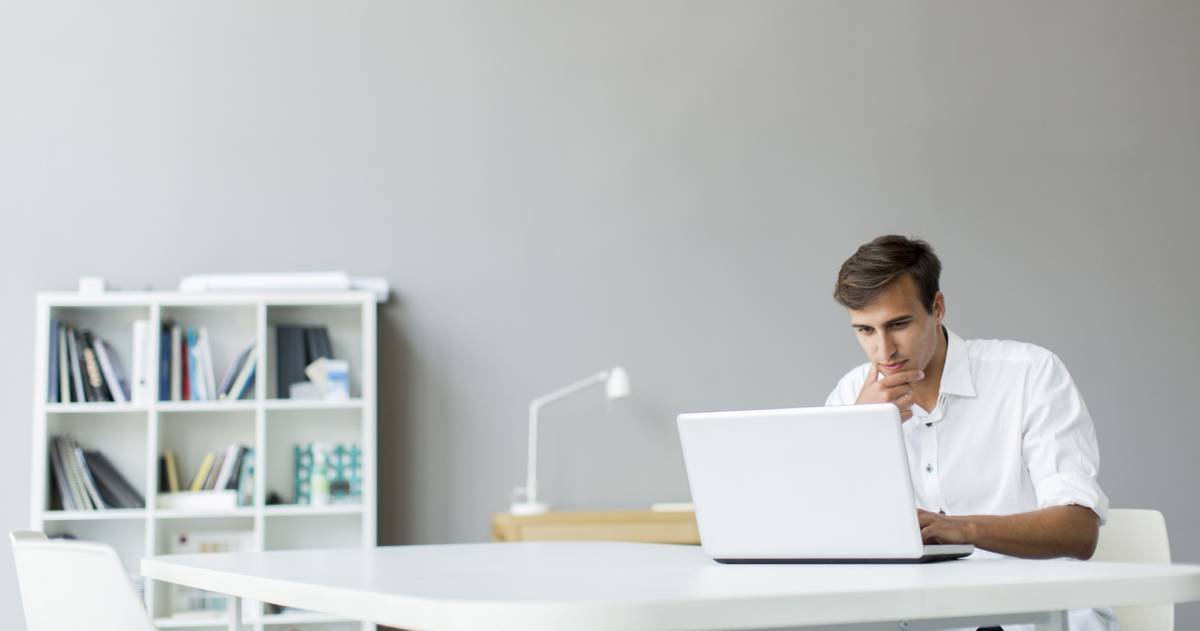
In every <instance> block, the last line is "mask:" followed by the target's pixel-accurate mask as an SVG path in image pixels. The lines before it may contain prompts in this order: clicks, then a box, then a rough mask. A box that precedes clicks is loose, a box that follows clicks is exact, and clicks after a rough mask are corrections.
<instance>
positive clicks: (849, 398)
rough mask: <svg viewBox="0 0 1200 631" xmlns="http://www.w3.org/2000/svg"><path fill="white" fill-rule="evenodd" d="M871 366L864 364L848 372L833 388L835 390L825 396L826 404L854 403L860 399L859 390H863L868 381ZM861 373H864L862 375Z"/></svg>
mask: <svg viewBox="0 0 1200 631" xmlns="http://www.w3.org/2000/svg"><path fill="white" fill-rule="evenodd" d="M869 367H870V364H864V365H862V366H859V367H858V368H855V369H853V370H851V371H850V372H848V373H846V376H844V377H842V379H841V381H838V384H837V386H835V387H834V388H833V392H830V393H829V396H828V397H826V398H825V405H827V406H828V405H854V402H855V401H858V391H859V390H862V385H863V383H865V382H866V379H867V378H866V373H867V369H868V368H869ZM859 373H862V376H861V377H860V376H859Z"/></svg>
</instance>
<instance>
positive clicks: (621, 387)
mask: <svg viewBox="0 0 1200 631" xmlns="http://www.w3.org/2000/svg"><path fill="white" fill-rule="evenodd" d="M600 384H604V396H605V397H607V398H608V400H609V401H612V400H615V399H622V398H625V397H627V396H629V393H630V385H629V373H628V372H626V371H625V369H624V368H622V367H620V366H614V367H612V368H609V369H608V370H605V371H601V372H598V373H596V374H594V375H592V376H591V377H588V378H586V379H582V380H580V381H577V382H575V383H573V384H571V385H569V386H566V387H563V388H560V389H558V390H555V391H554V392H551V393H550V394H547V395H544V396H540V397H538V398H536V399H534V400H533V401H531V402H530V403H529V467H528V471H527V473H526V479H525V486H524V487H517V488H516V489H515V490H514V492H513V503H512V506H511V507H510V508H509V510H510V511H511V512H512V514H514V515H538V514H541V513H545V512H546V511H548V510H550V506H549V505H548V504H546V503H544V502H539V501H538V496H537V491H538V488H537V436H538V413H539V412H540V411H541V409H542V407H544V406H545V405H547V404H549V403H553V402H555V401H558V400H560V399H563V398H566V397H568V396H570V395H572V394H575V393H577V392H581V391H583V390H586V389H588V388H590V387H592V386H596V385H600Z"/></svg>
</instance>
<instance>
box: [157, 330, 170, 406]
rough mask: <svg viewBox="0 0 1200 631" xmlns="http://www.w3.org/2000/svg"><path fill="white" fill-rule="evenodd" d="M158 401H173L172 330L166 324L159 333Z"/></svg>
mask: <svg viewBox="0 0 1200 631" xmlns="http://www.w3.org/2000/svg"><path fill="white" fill-rule="evenodd" d="M158 400H159V401H170V400H171V328H170V327H169V326H167V325H166V324H163V326H162V329H161V330H159V332H158Z"/></svg>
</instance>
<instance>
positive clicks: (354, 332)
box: [31, 291, 378, 631]
mask: <svg viewBox="0 0 1200 631" xmlns="http://www.w3.org/2000/svg"><path fill="white" fill-rule="evenodd" d="M376 320H377V316H376V303H375V297H374V295H373V294H371V293H369V292H358V291H355V292H319V293H318V292H294V293H293V292H288V293H279V292H261V293H252V292H247V293H236V294H227V293H197V294H183V293H177V292H111V293H100V294H87V295H85V294H77V293H68V292H49V293H41V294H38V297H37V312H36V319H35V323H36V329H37V330H36V333H35V334H36V350H35V357H34V371H35V375H34V406H33V408H34V429H33V453H34V457H33V458H32V460H33V467H32V468H33V476H32V480H33V481H32V489H31V498H32V503H31V526H32V528H33V529H35V530H43V531H45V532H46V533H47V534H49V535H50V536H67V535H69V536H74V537H76V538H78V539H82V540H92V541H101V542H104V543H108V544H109V545H112V546H113V548H114V549H115V550H116V551H117V555H118V557H119V558H120V559H121V561H122V563H123V564H124V565H125V568H126V570H127V571H128V572H129V574H131V575H136V574H137V573H138V569H139V564H140V560H141V559H142V558H143V557H146V556H152V555H158V554H170V553H173V552H190V551H198V550H200V549H204V548H196V547H195V546H197V545H200V544H201V543H202V542H210V541H225V542H231V543H230V545H234V546H236V547H233V548H229V549H236V550H276V549H302V548H313V547H321V548H338V547H345V548H369V547H374V546H375V544H376V519H377V508H376V501H377V487H378V484H377V478H376V475H377V474H376V471H377V463H376V452H375V450H376V438H375V431H376V424H377V423H376V399H375V397H376V357H377V352H376ZM52 322H57V323H58V324H61V325H62V326H63V327H64V328H65V327H68V326H69V327H70V328H71V330H73V331H75V332H76V334H77V335H78V336H80V337H79V339H83V343H82V345H80V343H79V342H78V341H76V342H75V344H76V346H77V347H78V348H79V349H80V353H81V355H82V351H83V350H84V348H85V347H86V348H87V349H88V350H89V351H91V352H92V353H94V354H96V355H97V359H99V358H98V355H99V354H100V350H99V348H100V346H104V347H105V349H107V352H106V354H107V355H109V356H110V357H111V356H115V357H116V359H117V360H118V361H119V363H120V365H121V366H122V367H123V368H122V371H125V370H129V372H127V373H125V374H126V375H128V376H129V379H128V394H127V395H126V396H127V398H128V399H129V401H128V402H121V403H116V402H97V401H87V402H80V401H78V400H77V399H79V398H87V399H92V398H93V397H92V394H93V392H92V391H91V390H88V384H86V383H83V384H82V385H83V387H84V388H85V390H86V392H85V394H86V395H87V396H86V397H78V396H77V391H76V390H75V389H74V388H75V387H77V386H80V384H81V382H80V380H78V379H77V378H76V377H75V375H74V373H71V374H70V377H71V379H70V381H69V382H70V383H71V388H72V389H71V390H70V392H69V394H67V395H66V396H65V397H64V396H63V394H62V393H61V392H59V393H58V394H57V395H55V394H54V392H55V391H52V390H51V384H52V383H54V382H57V381H61V380H62V375H63V374H64V373H63V372H61V371H58V374H57V375H56V377H57V378H55V379H52V378H51V375H50V370H51V367H52V366H54V365H56V364H59V366H58V367H59V368H61V367H62V366H61V364H63V361H61V360H58V361H51V359H50V350H51V348H52V344H51V335H50V334H51V331H55V332H56V335H55V339H56V340H62V339H63V338H62V337H60V336H58V335H57V330H58V327H54V326H52ZM164 325H166V326H167V329H168V332H169V330H170V328H171V325H178V326H179V327H180V328H182V329H186V328H193V329H194V330H195V333H196V336H197V339H198V340H200V341H199V343H198V345H195V346H193V345H192V344H191V343H190V342H189V343H188V344H187V346H186V347H185V349H184V350H186V349H188V348H191V349H201V350H198V351H196V352H197V353H201V351H203V357H204V358H205V360H206V363H205V364H199V363H198V364H197V365H201V366H202V367H204V368H207V369H208V370H211V371H212V373H213V374H212V376H211V377H209V376H208V374H207V372H206V371H202V370H201V369H199V368H197V369H195V370H192V369H188V370H187V372H188V374H189V375H191V376H192V377H194V378H195V379H201V377H204V379H202V380H201V383H202V384H213V385H214V386H216V385H217V384H218V383H219V382H222V381H224V379H223V377H224V376H225V375H226V374H227V373H233V374H234V375H235V377H239V378H240V377H241V375H240V374H239V373H241V372H243V369H242V368H241V367H242V366H243V365H244V366H246V369H245V371H244V372H246V373H247V374H248V375H249V374H252V375H253V380H252V381H250V380H249V379H247V380H246V381H245V382H248V383H249V385H248V386H247V387H246V388H245V389H244V390H242V392H243V398H240V399H237V400H220V399H216V400H213V399H212V398H211V397H210V396H205V398H209V399H210V400H203V401H199V400H178V398H177V399H176V400H159V399H160V395H161V392H160V388H161V387H162V384H163V381H162V380H161V379H160V375H159V371H160V369H161V368H162V367H168V366H169V367H172V372H174V370H175V369H179V370H181V371H182V370H183V368H182V364H181V363H179V362H176V360H175V358H174V357H172V358H170V361H169V362H168V361H167V356H166V355H164V354H163V353H167V354H170V353H171V350H168V349H174V346H171V347H167V346H164V344H165V343H166V342H167V341H168V340H169V335H168V336H167V337H166V338H164V337H163V335H162V333H163V327H164ZM282 327H290V329H291V330H295V329H302V330H304V331H306V333H305V334H306V335H308V333H307V331H316V333H315V335H327V337H326V338H323V339H322V340H321V341H320V343H321V345H320V346H317V347H316V348H317V350H318V352H320V350H321V349H322V348H327V349H329V352H330V353H332V357H333V358H334V359H337V360H344V361H345V362H346V363H345V364H344V365H348V366H349V374H348V377H349V389H350V398H349V399H343V400H299V399H295V400H294V399H288V398H279V395H280V394H282V395H283V396H286V395H287V390H288V389H286V388H284V387H283V386H284V385H285V379H284V378H281V377H280V375H281V374H286V375H289V376H290V375H291V374H295V373H294V372H286V371H284V370H282V368H285V367H293V368H294V366H295V364H294V363H292V362H293V360H294V358H295V357H296V355H295V353H294V351H293V354H292V355H288V356H286V361H285V359H284V358H283V357H284V356H283V355H281V354H280V351H281V350H284V349H295V348H296V347H295V345H288V344H289V341H288V339H282V340H281V334H280V333H279V332H280V331H281V330H282ZM202 329H203V331H204V333H203V334H202V331H201V330H202ZM88 333H90V334H91V335H93V336H94V338H91V339H89V338H87V334H88ZM282 337H284V338H286V336H282ZM93 339H94V340H102V342H100V341H96V342H93V341H92V340H93ZM177 339H178V338H177ZM171 341H172V342H173V341H174V340H171ZM304 342H305V345H306V347H305V350H304V351H303V353H302V354H301V355H300V358H301V359H302V360H303V361H305V362H311V361H312V358H313V356H314V355H313V354H312V349H313V347H311V346H307V345H308V343H309V342H308V339H307V338H306V339H305V340H304ZM68 346H69V344H68ZM281 346H282V349H281V348H280V347H281ZM139 349H141V350H139ZM251 349H252V350H253V352H252V354H251ZM135 355H136V357H135ZM243 355H244V356H248V357H253V358H254V360H253V361H254V364H253V371H251V370H249V366H250V365H251V364H250V363H249V361H246V362H245V363H243V362H242V361H240V359H239V358H240V357H242V356H243ZM188 356H189V355H183V354H181V355H180V361H182V358H183V357H188ZM317 356H321V355H317ZM324 356H329V355H324ZM58 357H62V355H58ZM195 357H201V355H196V356H195ZM139 358H140V361H135V360H138V359H139ZM71 359H72V361H70V362H68V363H67V366H68V367H69V368H68V370H73V369H78V370H79V371H83V370H84V369H85V368H86V366H84V365H83V364H82V363H76V362H75V361H74V360H73V359H74V358H71ZM196 361H197V362H199V361H200V360H199V359H196ZM281 362H282V363H281ZM139 366H140V368H141V369H142V371H143V372H141V373H140V376H141V377H142V379H141V381H140V383H141V387H140V388H139V389H138V390H136V391H135V390H134V388H135V386H136V385H137V384H136V382H137V380H135V379H134V377H135V373H137V372H138V368H139ZM88 369H89V370H90V369H91V368H88ZM130 369H132V370H130ZM343 370H344V369H343ZM301 372H302V371H301ZM181 374H182V373H181ZM163 376H164V377H167V375H163ZM300 378H301V379H303V375H302V374H301V376H300ZM89 379H91V377H90V375H89V376H88V379H85V380H84V381H88V380H89ZM235 380H236V379H235ZM103 381H104V386H105V387H108V390H107V392H108V393H109V394H111V395H112V397H111V398H118V397H117V396H116V393H115V391H114V390H113V389H112V388H111V387H109V384H111V383H116V382H117V381H120V379H117V380H116V381H113V380H110V379H109V377H108V375H107V373H106V374H105V375H104V377H103ZM167 383H168V385H171V384H170V379H169V377H167ZM191 385H192V386H196V383H194V382H193V383H192V384H191ZM92 387H93V388H94V387H95V384H94V383H93V384H92ZM172 389H173V388H172ZM214 390H216V391H218V392H225V391H226V390H225V388H224V387H219V386H217V387H215V388H210V387H205V388H202V389H199V390H197V389H196V388H192V389H191V390H190V391H192V392H193V393H194V392H197V391H198V392H200V393H202V395H211V394H213V393H214ZM96 392H97V393H99V392H100V390H96ZM173 394H174V393H172V395H173ZM138 395H141V396H138ZM170 397H171V395H168V397H167V398H170ZM99 398H110V397H107V396H100V397H99ZM182 398H184V399H187V398H188V397H187V396H184V397H182ZM70 400H73V401H70ZM56 436H64V437H66V436H69V437H70V438H71V439H72V441H73V443H72V441H54V440H52V439H53V438H54V437H56ZM55 443H57V444H64V443H65V444H68V445H70V444H77V445H78V450H77V451H76V452H75V453H76V454H77V455H78V454H80V453H82V454H84V457H83V458H82V460H80V462H84V461H85V460H86V461H87V463H85V465H86V466H89V467H90V466H91V465H90V462H91V461H90V460H87V459H88V458H89V457H90V456H88V454H90V453H92V452H96V453H99V454H103V456H104V457H105V458H107V459H108V460H109V461H110V462H111V465H112V469H115V471H116V475H117V477H123V478H125V479H126V481H127V482H128V484H129V487H131V488H132V489H133V490H135V491H136V492H137V494H139V495H141V496H142V497H143V498H144V499H145V501H146V502H147V504H148V507H147V508H108V509H102V510H61V509H59V506H60V502H59V501H58V499H57V497H58V495H60V494H61V493H62V492H65V491H64V490H63V488H64V487H62V486H61V485H60V484H59V482H58V481H57V480H56V478H55V477H54V476H55V475H57V472H56V470H55V466H54V464H53V463H52V462H51V460H52V459H51V457H50V451H51V449H50V447H51V445H52V444H55ZM318 443H320V444H322V445H325V446H326V447H328V448H330V449H332V448H333V447H334V446H337V445H352V446H357V448H358V451H342V450H340V449H339V450H337V451H336V453H338V454H342V453H356V454H358V455H356V456H354V457H355V458H358V459H357V460H353V459H352V460H350V462H351V463H356V464H352V465H351V466H352V467H353V470H358V471H359V473H358V474H357V476H356V477H355V478H353V479H354V480H355V481H354V485H355V486H353V487H351V488H352V489H354V491H353V492H354V493H356V494H357V493H361V502H360V503H354V504H349V503H346V504H343V503H332V504H323V505H307V504H271V505H268V504H267V498H268V496H269V495H270V496H276V495H277V496H279V497H281V498H282V499H283V501H285V502H290V501H292V500H293V499H294V497H295V496H297V495H298V493H299V491H297V490H296V489H295V488H293V487H294V485H296V484H301V483H300V482H296V481H295V480H296V474H295V471H294V466H295V460H296V458H297V457H298V456H297V454H301V453H308V450H309V449H310V448H311V447H312V446H313V445H316V444H318ZM239 445H241V446H245V447H247V448H251V449H252V450H253V451H252V452H249V453H252V456H251V457H250V458H249V460H246V461H245V462H247V463H248V465H247V466H248V467H249V468H248V469H247V471H252V472H253V477H252V478H246V479H245V480H246V484H245V485H243V486H242V487H241V489H240V490H239V493H241V494H242V496H241V497H242V498H243V499H242V501H243V502H246V501H247V500H246V499H245V498H247V497H248V498H250V500H252V501H249V502H248V503H247V505H244V506H238V507H233V506H232V502H230V503H229V504H227V505H224V506H222V505H221V504H220V502H216V503H211V502H208V501H207V500H211V499H217V498H218V496H215V495H214V496H206V497H204V498H202V499H203V500H205V501H203V502H201V501H198V502H196V507H195V508H158V507H157V506H155V502H156V501H159V500H158V498H157V493H158V491H159V490H160V489H162V488H164V487H163V485H162V481H161V480H160V466H163V465H160V463H159V459H160V457H161V456H162V455H163V454H164V452H166V451H168V450H169V451H171V452H172V455H173V458H174V460H175V462H176V463H177V466H176V468H177V470H178V476H177V477H178V478H179V480H180V486H181V487H184V488H186V487H188V486H191V485H190V481H191V480H192V477H193V475H194V474H195V472H197V471H198V469H200V465H201V464H202V461H203V460H204V459H205V457H206V455H207V454H208V453H210V452H214V453H215V452H222V453H227V454H228V453H235V452H236V453H241V452H242V451H244V450H235V449H234V447H237V446H239ZM229 450H233V451H229ZM69 453H70V450H67V451H66V452H63V453H60V454H58V455H57V456H56V457H57V458H58V461H59V463H60V464H59V466H60V467H61V466H63V465H62V463H63V462H66V460H64V458H63V454H69ZM341 457H342V456H338V458H341ZM226 459H228V458H226ZM237 462H238V463H239V464H241V462H242V461H240V460H239V461H237ZM337 462H338V463H339V464H338V465H337V466H339V467H341V466H343V465H342V464H340V463H341V462H342V460H338V461H337ZM72 466H74V465H72ZM235 468H237V467H235ZM217 469H218V468H217V467H216V466H214V467H212V470H214V471H216V470H217ZM239 471H240V469H239ZM337 471H338V475H343V470H342V469H338V470H337ZM222 475H224V474H222ZM230 475H232V474H230ZM64 479H65V478H64ZM237 479H238V478H232V480H233V481H236V480H237ZM250 479H253V483H250V482H249V481H248V480H250ZM208 484H209V485H210V488H211V485H212V478H210V479H209V482H208ZM234 486H237V485H236V484H235V485H234ZM68 487H70V485H69V484H68ZM343 488H344V487H343ZM69 490H70V494H71V495H76V489H75V488H70V489H69ZM304 492H305V493H307V492H308V491H307V490H305V491H304ZM339 492H344V491H339ZM247 494H248V495H247ZM178 499H180V498H173V500H178ZM196 499H201V498H196ZM273 501H274V500H273ZM84 503H85V504H87V502H86V501H85V502H84ZM92 503H97V502H92ZM105 503H107V504H109V505H112V503H110V502H109V500H108V499H107V498H106V499H105ZM204 504H208V505H209V506H211V508H206V507H204ZM76 505H78V504H76ZM117 505H130V504H129V503H128V502H117ZM171 505H175V506H186V505H187V504H179V503H175V504H171ZM210 549H211V548H210ZM143 591H144V595H145V602H146V607H147V610H148V611H149V612H150V614H151V617H152V618H153V619H154V621H155V626H156V627H158V628H160V629H211V628H225V627H227V625H228V620H227V617H226V616H225V615H223V614H221V615H218V616H216V617H206V616H204V615H203V614H196V613H194V611H195V610H196V607H194V606H190V603H191V602H192V601H191V600H190V599H192V598H193V597H194V596H193V595H185V594H182V593H181V592H179V590H178V589H177V588H176V586H172V585H169V584H167V583H161V582H158V581H147V582H146V584H145V585H144V590H143ZM199 596H200V597H201V598H203V597H204V595H203V594H200V595H199ZM181 603H189V604H188V605H184V606H183V607H180V604H181ZM179 611H184V612H185V613H183V614H181V615H176V614H177V613H178V612H179ZM265 611H266V610H265V609H264V608H263V606H262V605H260V604H257V603H248V605H247V610H246V616H245V624H246V628H247V629H254V631H268V630H272V629H286V628H288V627H290V626H292V625H297V626H299V625H302V627H301V628H303V629H304V630H305V631H333V630H336V631H345V630H346V629H349V628H353V629H356V630H357V629H359V628H360V624H359V623H358V622H356V621H351V620H346V619H344V618H336V617H332V616H327V615H324V614H317V613H308V612H287V613H281V614H266V613H265ZM284 625H287V626H284ZM373 628H374V627H373V626H372V625H368V624H365V623H364V624H362V625H361V629H362V631H368V630H369V629H373Z"/></svg>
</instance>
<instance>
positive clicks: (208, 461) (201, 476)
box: [188, 451, 217, 491]
mask: <svg viewBox="0 0 1200 631" xmlns="http://www.w3.org/2000/svg"><path fill="white" fill-rule="evenodd" d="M216 457H217V456H216V454H214V453H213V452H211V451H210V452H208V453H206V454H204V460H202V461H201V462H200V468H199V469H197V470H196V477H194V478H192V483H191V484H190V485H188V490H189V491H202V490H204V483H205V482H207V481H208V471H209V469H211V468H212V463H213V460H215V459H216Z"/></svg>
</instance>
